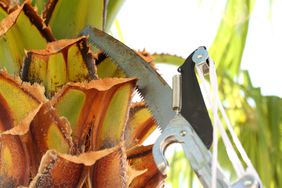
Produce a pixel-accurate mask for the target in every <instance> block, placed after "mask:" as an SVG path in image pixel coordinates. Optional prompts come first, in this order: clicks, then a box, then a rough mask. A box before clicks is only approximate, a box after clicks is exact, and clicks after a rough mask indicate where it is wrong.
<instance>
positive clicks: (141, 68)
mask: <svg viewBox="0 0 282 188" xmlns="http://www.w3.org/2000/svg"><path fill="white" fill-rule="evenodd" d="M81 34H82V35H88V36H89V41H90V42H91V43H92V44H93V45H95V46H97V47H98V48H99V49H101V50H102V51H104V52H105V53H106V54H107V55H108V56H109V57H110V58H111V59H112V60H113V62H114V63H116V64H118V66H119V67H120V68H122V70H123V71H124V72H125V73H126V75H127V76H128V77H137V78H138V82H137V87H138V90H139V91H140V92H141V93H142V95H143V97H144V99H145V103H146V105H147V106H148V107H149V109H150V111H151V112H152V114H153V116H154V118H155V119H156V121H157V123H158V125H159V126H160V127H161V128H162V130H164V129H165V128H166V126H167V125H168V123H169V121H170V120H171V119H172V118H173V117H174V116H175V112H174V111H173V110H172V108H171V105H172V89H171V88H170V87H169V85H168V84H167V83H166V81H165V80H164V79H163V78H162V77H161V76H160V75H159V74H158V73H157V72H156V71H155V70H154V69H153V68H152V67H151V66H150V65H149V64H148V63H147V62H146V61H145V60H144V59H142V58H141V57H140V56H139V55H138V54H136V53H135V52H134V51H133V50H132V49H130V48H129V47H127V46H126V45H124V44H123V43H121V42H120V41H118V40H116V39H115V38H113V37H112V36H110V35H108V34H106V33H104V32H102V31H100V30H98V29H96V28H92V27H86V28H85V29H84V30H83V31H82V33H81Z"/></svg>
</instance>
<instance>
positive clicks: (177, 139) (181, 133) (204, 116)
mask: <svg viewBox="0 0 282 188" xmlns="http://www.w3.org/2000/svg"><path fill="white" fill-rule="evenodd" d="M81 34H82V35H85V36H87V35H88V36H89V41H90V43H92V44H93V45H94V46H96V47H98V48H99V49H101V50H102V51H103V52H104V53H105V54H107V55H108V56H109V57H111V59H112V61H113V62H114V63H116V64H117V65H118V66H119V67H120V68H121V69H122V70H123V71H124V72H125V74H126V75H127V76H128V77H137V78H138V81H137V88H138V91H139V92H140V93H141V95H142V96H143V97H144V100H145V103H146V105H147V106H148V108H149V110H150V111H151V113H152V114H153V116H154V118H155V120H156V122H157V124H158V126H159V127H160V128H161V129H162V134H161V136H160V137H159V138H158V139H157V141H156V143H155V144H154V147H153V156H154V160H155V163H156V165H157V167H158V169H159V170H160V171H161V172H162V173H163V174H166V169H167V167H168V162H167V160H166V158H165V156H164V152H165V149H166V148H167V147H168V146H169V145H170V144H172V143H180V144H182V147H183V150H184V153H185V155H186V157H187V158H188V160H189V162H190V164H191V166H192V168H193V170H194V171H195V173H196V174H197V176H198V177H199V179H200V181H201V183H202V184H203V186H204V187H210V186H209V185H210V182H211V153H210V151H209V150H208V149H209V148H210V146H211V144H212V140H213V138H212V135H213V128H212V124H211V120H210V118H209V115H208V112H207V109H206V106H205V103H204V100H203V96H202V93H201V90H200V87H199V83H198V81H197V77H196V74H195V71H194V68H195V64H198V65H200V66H201V67H202V68H203V70H204V72H205V70H207V68H208V64H209V55H208V52H207V50H206V48H205V47H199V48H198V49H196V50H195V51H194V52H193V53H192V54H191V55H190V56H189V57H188V58H187V59H186V61H185V62H184V63H183V65H181V66H180V67H179V68H178V71H179V75H176V76H175V77H174V78H173V89H172V88H170V86H169V85H168V84H167V83H166V81H165V80H164V79H163V78H162V77H161V76H160V75H159V74H158V73H157V72H156V71H155V70H154V68H153V67H151V65H149V63H147V62H146V61H145V60H144V59H143V58H141V57H140V56H139V55H138V54H136V52H134V51H133V50H132V49H130V48H129V47H127V46H126V45H124V44H123V43H121V42H120V41H118V40H116V39H115V38H113V37H112V36H110V35H108V34H106V33H105V32H103V31H100V30H98V29H96V28H93V27H86V28H85V29H84V30H83V31H82V33H81ZM217 174H218V175H217V187H220V188H229V187H230V188H249V187H250V188H255V187H260V186H259V183H258V181H257V180H256V178H255V177H254V176H253V175H251V174H246V175H244V176H243V177H240V178H239V179H238V180H237V181H236V182H235V183H233V184H230V183H229V182H228V181H227V180H226V179H225V177H224V175H223V173H222V172H221V171H220V169H217Z"/></svg>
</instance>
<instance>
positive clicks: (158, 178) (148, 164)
mask: <svg viewBox="0 0 282 188" xmlns="http://www.w3.org/2000/svg"><path fill="white" fill-rule="evenodd" d="M127 160H128V162H129V165H130V166H131V167H132V168H134V169H136V170H139V171H142V170H145V169H147V171H146V172H145V173H144V174H142V175H140V176H138V177H136V178H135V179H134V180H133V181H132V183H131V184H130V186H129V187H136V188H137V187H158V186H161V185H162V184H163V183H164V182H163V180H164V178H165V176H163V175H162V174H161V173H160V171H159V170H158V168H157V167H156V165H155V162H154V158H153V154H152V145H151V146H136V147H135V148H132V149H130V150H129V151H127Z"/></svg>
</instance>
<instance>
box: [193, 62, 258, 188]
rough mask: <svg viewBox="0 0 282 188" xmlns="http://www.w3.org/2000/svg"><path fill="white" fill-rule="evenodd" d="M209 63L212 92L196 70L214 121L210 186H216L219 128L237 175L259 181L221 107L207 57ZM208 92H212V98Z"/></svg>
mask: <svg viewBox="0 0 282 188" xmlns="http://www.w3.org/2000/svg"><path fill="white" fill-rule="evenodd" d="M209 62H210V65H209V74H210V83H211V89H212V92H210V91H209V90H208V89H207V83H206V80H205V78H204V75H203V72H202V70H201V69H200V67H199V66H196V70H197V72H198V75H199V78H200V80H201V82H202V86H203V87H202V88H203V94H204V95H205V98H206V99H207V102H208V103H209V105H210V106H211V107H212V113H213V121H214V123H213V124H214V132H213V155H212V182H211V187H212V188H216V177H217V174H216V173H217V166H219V164H218V161H217V155H218V138H217V132H218V129H219V132H220V134H221V136H222V140H223V143H224V145H225V149H226V152H227V155H228V157H229V159H230V161H231V163H232V165H233V168H234V170H235V172H236V174H237V176H238V177H241V176H242V175H243V174H245V173H246V171H247V172H249V173H252V174H254V175H255V176H256V178H257V179H258V180H259V181H260V182H261V180H260V178H259V176H258V174H257V172H256V170H255V168H254V167H253V164H252V163H251V160H250V159H249V157H248V155H247V153H246V151H245V150H244V148H243V146H242V144H241V142H240V140H239V139H238V137H237V135H236V134H235V131H234V129H233V127H232V125H231V123H230V121H229V119H228V116H227V114H226V112H225V110H224V108H223V105H222V103H221V101H220V99H219V95H218V84H217V75H216V69H215V64H214V62H213V61H212V60H211V59H209ZM210 93H212V94H213V100H212V96H211V95H210ZM218 108H219V110H220V112H221V114H222V116H223V119H224V121H225V123H226V125H227V128H228V131H229V132H230V134H231V138H232V140H233V142H234V143H235V146H236V148H237V149H238V151H239V153H240V155H241V157H242V159H243V161H244V162H245V164H246V165H247V169H246V171H245V170H244V167H243V165H242V163H241V161H240V159H239V157H238V155H237V153H236V151H235V149H234V147H233V145H232V144H231V141H230V139H229V137H228V135H227V133H226V131H225V129H224V127H223V125H222V123H221V121H220V118H219V116H218Z"/></svg>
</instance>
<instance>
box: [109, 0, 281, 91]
mask: <svg viewBox="0 0 282 188" xmlns="http://www.w3.org/2000/svg"><path fill="white" fill-rule="evenodd" d="M224 7H225V0H194V1H192V0H174V1H172V0H142V1H141V0H127V1H125V3H124V5H123V7H122V8H121V10H120V12H119V14H118V15H117V19H118V21H119V24H120V28H121V33H122V38H123V42H124V43H125V44H126V45H128V46H129V47H131V48H134V49H141V50H142V49H144V48H145V49H146V50H147V51H148V52H150V53H154V52H157V53H170V54H176V55H179V56H182V57H184V58H186V57H188V55H189V54H190V53H191V52H193V51H194V50H195V49H196V48H197V47H199V46H203V45H204V46H207V47H210V46H211V44H212V42H213V39H214V37H215V35H216V32H217V29H218V25H219V23H220V19H221V17H222V15H223V14H224ZM269 8H270V6H269V0H257V2H256V5H255V7H254V10H253V14H252V17H251V21H250V25H249V26H250V27H249V35H248V38H247V42H246V48H245V52H244V55H243V59H242V65H241V68H242V69H247V70H249V72H250V75H251V79H252V82H253V84H254V85H255V86H257V87H261V88H262V93H263V94H264V95H279V96H281V97H282V87H281V86H280V87H279V84H280V83H282V74H281V70H282V62H281V61H282V60H281V58H279V54H280V53H281V54H282V52H280V51H279V50H280V44H282V35H281V33H282V24H281V23H282V22H281V20H279V19H281V18H282V11H281V8H282V1H279V0H273V5H272V7H271V8H272V15H270V14H269ZM279 21H280V22H279ZM113 35H114V36H116V37H119V36H118V35H117V34H116V32H114V29H113ZM216 63H220V62H216ZM161 71H162V73H163V74H165V75H167V74H168V75H169V74H170V75H172V74H173V71H175V70H173V69H171V68H170V69H163V70H161ZM280 85H281V84H280Z"/></svg>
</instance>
